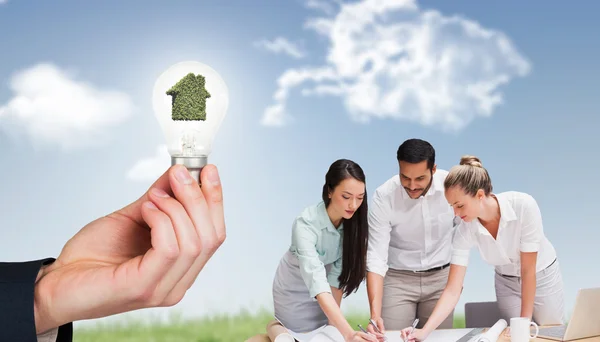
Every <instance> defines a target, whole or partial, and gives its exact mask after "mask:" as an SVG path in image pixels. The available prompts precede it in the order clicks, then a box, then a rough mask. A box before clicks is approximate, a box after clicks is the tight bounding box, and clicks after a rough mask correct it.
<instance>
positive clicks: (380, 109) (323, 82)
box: [261, 0, 531, 130]
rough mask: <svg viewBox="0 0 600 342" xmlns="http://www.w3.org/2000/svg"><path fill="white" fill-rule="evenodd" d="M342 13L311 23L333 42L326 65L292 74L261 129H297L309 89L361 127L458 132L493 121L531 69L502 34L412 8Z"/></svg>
mask: <svg viewBox="0 0 600 342" xmlns="http://www.w3.org/2000/svg"><path fill="white" fill-rule="evenodd" d="M339 7H340V9H339V12H337V13H336V14H335V15H333V16H327V17H318V18H310V19H308V20H307V21H306V22H305V25H304V27H305V28H306V29H309V30H312V31H314V32H316V33H317V34H318V35H321V36H324V37H325V38H326V39H327V42H328V49H327V55H326V62H325V64H324V65H320V66H313V67H306V66H305V67H302V68H292V69H288V70H286V71H285V72H284V73H283V74H282V75H281V76H280V77H279V79H278V89H277V91H276V92H275V94H274V96H273V99H274V103H273V104H272V105H270V106H269V107H268V108H267V109H266V110H265V112H264V115H263V118H262V121H261V122H262V124H264V125H268V126H282V125H285V124H286V123H290V122H292V116H291V115H290V114H289V112H288V109H287V106H286V103H287V99H288V98H289V96H290V93H291V91H292V90H293V89H294V88H297V87H300V86H303V88H302V89H301V94H303V95H305V96H311V95H320V96H324V95H327V96H337V97H340V98H341V100H342V101H343V103H344V105H345V107H346V109H347V111H348V112H349V114H350V116H351V118H352V119H353V120H355V121H357V122H368V121H369V120H371V119H372V118H378V119H386V118H389V119H397V120H405V121H412V122H417V123H420V124H422V125H426V126H434V125H435V126H439V127H442V129H444V130H459V129H461V128H464V127H465V126H466V125H467V124H468V123H469V122H471V121H472V120H473V119H474V118H475V117H477V116H490V115H492V114H493V111H494V109H495V108H496V107H497V106H498V105H499V104H501V103H502V101H503V97H502V93H501V92H500V90H499V87H500V86H502V85H506V84H507V83H509V82H510V80H511V79H513V78H515V77H519V76H525V75H527V74H528V73H529V71H530V68H531V67H530V64H529V62H528V61H527V60H526V58H525V57H523V56H521V55H520V54H519V52H518V51H517V50H516V48H515V47H514V46H513V44H512V43H511V41H510V40H509V39H508V38H507V37H506V36H505V35H504V34H503V33H502V32H499V31H495V30H491V29H487V28H484V27H482V26H481V25H479V24H478V23H477V22H475V21H472V20H469V19H466V18H463V17H460V16H444V15H442V14H441V13H439V12H437V11H423V10H421V9H420V8H419V7H418V6H417V4H416V3H415V1H413V0H363V1H358V2H353V3H340V4H339Z"/></svg>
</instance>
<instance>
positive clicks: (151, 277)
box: [132, 201, 179, 302]
mask: <svg viewBox="0 0 600 342" xmlns="http://www.w3.org/2000/svg"><path fill="white" fill-rule="evenodd" d="M141 216H142V217H143V220H144V221H145V222H146V224H148V226H149V227H150V228H151V229H150V237H151V243H152V248H150V249H149V250H148V252H147V253H146V254H145V255H144V256H143V257H142V260H141V262H140V264H139V276H138V277H137V278H138V279H136V280H137V281H133V282H132V283H133V284H138V286H139V288H134V289H132V290H133V295H132V296H133V297H135V298H137V299H138V300H140V301H142V302H144V301H147V300H149V299H150V298H151V297H152V296H153V292H154V288H155V286H156V284H157V283H158V282H159V281H160V280H161V279H162V278H163V277H164V276H165V274H167V272H168V271H169V269H170V268H171V267H172V266H173V264H174V263H175V261H176V260H177V256H178V255H179V244H178V243H177V237H176V235H175V231H174V229H173V225H172V224H171V220H170V219H169V216H167V214H165V213H163V212H162V211H160V210H159V209H158V207H156V205H155V204H154V203H152V202H150V201H147V202H144V204H143V205H142V207H141ZM134 274H135V273H134Z"/></svg>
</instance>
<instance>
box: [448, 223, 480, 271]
mask: <svg viewBox="0 0 600 342" xmlns="http://www.w3.org/2000/svg"><path fill="white" fill-rule="evenodd" d="M473 244H474V242H473V236H472V234H471V231H470V229H469V227H468V225H466V224H465V223H464V222H462V221H461V223H460V224H459V225H458V227H456V229H455V230H454V236H453V237H452V259H451V261H450V262H451V263H452V264H454V265H459V266H465V267H467V266H468V265H469V252H470V250H471V247H473Z"/></svg>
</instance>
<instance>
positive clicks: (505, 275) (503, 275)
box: [496, 258, 558, 278]
mask: <svg viewBox="0 0 600 342" xmlns="http://www.w3.org/2000/svg"><path fill="white" fill-rule="evenodd" d="M556 260H558V258H555V259H554V261H552V263H551V264H550V265H548V266H546V268H544V269H543V270H546V269H548V268H549V267H550V266H552V265H554V263H555V262H556ZM543 270H541V271H543ZM541 271H539V272H541ZM496 273H498V272H496ZM498 275H499V276H501V277H505V278H521V277H520V276H516V275H508V274H502V273H498Z"/></svg>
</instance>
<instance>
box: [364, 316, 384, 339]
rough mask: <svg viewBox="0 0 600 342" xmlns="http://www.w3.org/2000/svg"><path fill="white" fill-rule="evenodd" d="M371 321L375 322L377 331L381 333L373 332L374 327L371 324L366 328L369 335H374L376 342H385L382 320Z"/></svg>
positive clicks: (374, 319)
mask: <svg viewBox="0 0 600 342" xmlns="http://www.w3.org/2000/svg"><path fill="white" fill-rule="evenodd" d="M371 319H372V320H373V322H375V324H377V328H378V329H379V331H381V333H378V332H377V330H375V327H374V326H373V324H369V325H368V326H367V331H368V332H370V333H371V334H373V335H375V336H376V337H377V340H378V341H380V342H381V341H385V340H386V339H385V335H384V334H385V327H384V326H383V318H381V317H379V318H371Z"/></svg>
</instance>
